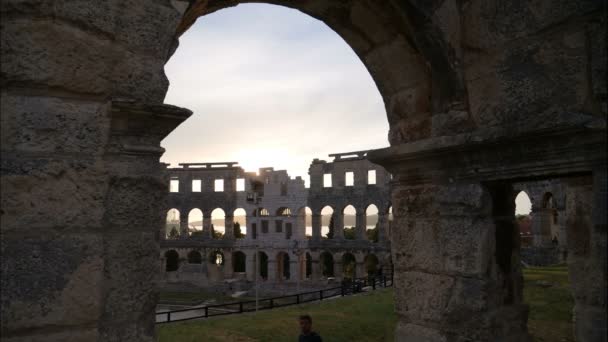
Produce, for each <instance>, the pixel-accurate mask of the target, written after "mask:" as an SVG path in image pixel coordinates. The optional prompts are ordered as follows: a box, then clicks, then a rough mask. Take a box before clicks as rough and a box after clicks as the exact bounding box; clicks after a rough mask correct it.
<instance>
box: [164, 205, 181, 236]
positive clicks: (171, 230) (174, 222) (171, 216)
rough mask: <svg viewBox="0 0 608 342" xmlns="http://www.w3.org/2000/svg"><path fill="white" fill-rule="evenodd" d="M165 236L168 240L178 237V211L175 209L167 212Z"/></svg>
mask: <svg viewBox="0 0 608 342" xmlns="http://www.w3.org/2000/svg"><path fill="white" fill-rule="evenodd" d="M165 234H166V235H165V236H166V237H167V238H169V239H177V238H178V237H179V210H177V209H175V208H174V209H169V211H167V221H166V225H165Z"/></svg>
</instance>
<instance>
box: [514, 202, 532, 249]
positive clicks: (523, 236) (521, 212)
mask: <svg viewBox="0 0 608 342" xmlns="http://www.w3.org/2000/svg"><path fill="white" fill-rule="evenodd" d="M531 212H532V201H531V200H530V197H529V196H528V194H527V193H526V192H525V191H520V192H519V193H518V194H517V196H515V220H516V221H517V226H518V228H519V237H520V240H521V247H530V246H532V245H533V244H534V236H533V235H532V216H531V215H530V213H531Z"/></svg>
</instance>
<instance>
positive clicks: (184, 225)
mask: <svg viewBox="0 0 608 342" xmlns="http://www.w3.org/2000/svg"><path fill="white" fill-rule="evenodd" d="M189 236H190V234H188V214H187V213H184V214H181V215H180V216H179V238H180V239H187V238H188V237H189Z"/></svg>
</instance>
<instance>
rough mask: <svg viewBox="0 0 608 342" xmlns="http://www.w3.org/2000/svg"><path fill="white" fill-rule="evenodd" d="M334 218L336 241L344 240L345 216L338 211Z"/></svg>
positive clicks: (335, 212) (334, 213)
mask: <svg viewBox="0 0 608 342" xmlns="http://www.w3.org/2000/svg"><path fill="white" fill-rule="evenodd" d="M332 216H333V218H334V239H337V240H342V239H344V214H342V213H341V212H338V211H337V210H336V211H334V212H333V214H332Z"/></svg>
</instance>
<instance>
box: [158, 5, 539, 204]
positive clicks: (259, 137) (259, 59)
mask: <svg viewBox="0 0 608 342" xmlns="http://www.w3.org/2000/svg"><path fill="white" fill-rule="evenodd" d="M165 72H166V74H167V77H168V78H169V81H170V86H169V90H168V92H167V96H166V98H165V103H168V104H173V105H177V106H181V107H186V108H188V109H190V110H192V111H193V112H194V113H193V115H192V117H190V118H189V119H188V120H186V122H184V123H183V124H182V125H180V126H179V127H178V128H177V129H175V131H173V132H172V133H171V134H170V135H169V136H168V137H167V138H165V139H164V140H163V141H162V143H161V145H162V146H163V147H165V149H166V152H165V154H164V155H163V157H162V158H161V161H162V162H165V163H169V164H172V165H173V166H177V163H180V162H221V161H236V162H239V164H240V165H241V166H242V167H243V168H244V169H245V170H247V171H257V169H258V168H260V167H267V166H272V167H274V168H275V169H277V170H282V169H285V170H287V171H289V173H290V175H291V176H292V177H295V176H302V177H303V178H304V179H305V180H306V182H307V183H308V167H309V165H310V162H311V161H312V160H313V159H314V158H320V159H326V160H330V158H329V157H328V156H327V155H328V154H329V153H335V152H350V151H357V150H366V149H373V148H382V147H386V146H388V140H387V133H388V121H387V119H386V111H385V108H384V103H383V101H382V97H381V96H380V93H379V92H378V89H377V88H376V85H375V83H374V81H373V80H372V78H371V76H370V74H369V72H368V71H367V69H366V68H365V66H364V65H363V63H362V62H361V61H360V60H359V58H358V57H357V55H355V53H354V52H353V50H352V49H351V48H350V47H349V46H348V44H346V42H344V40H342V38H341V37H340V36H339V35H338V34H336V33H335V32H333V31H332V30H331V29H330V28H329V27H328V26H327V25H325V24H324V23H322V22H321V21H318V20H316V19H314V18H312V17H310V16H308V15H306V14H303V13H301V12H299V11H297V10H293V9H289V8H285V7H280V6H274V5H267V4H243V5H239V6H236V7H231V8H227V9H224V10H220V11H218V12H215V13H212V14H209V15H206V16H204V17H201V18H199V19H198V21H197V22H196V23H195V24H194V25H193V26H192V27H191V28H190V29H189V30H188V31H187V32H186V33H185V34H184V35H183V36H182V37H181V38H180V46H179V48H178V49H177V51H176V52H175V54H174V55H173V56H172V58H171V59H170V60H169V62H168V63H167V64H166V66H165ZM307 185H308V184H307ZM516 205H517V206H516V213H517V214H527V213H529V212H530V204H529V199H528V198H527V196H518V197H517V199H516Z"/></svg>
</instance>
